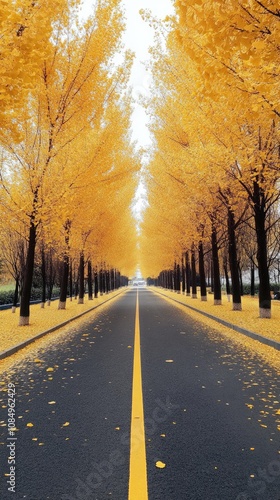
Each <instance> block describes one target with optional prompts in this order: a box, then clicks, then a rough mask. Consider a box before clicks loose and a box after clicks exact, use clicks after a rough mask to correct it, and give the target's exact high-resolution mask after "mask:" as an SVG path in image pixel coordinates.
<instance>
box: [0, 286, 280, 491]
mask: <svg viewBox="0 0 280 500" xmlns="http://www.w3.org/2000/svg"><path fill="white" fill-rule="evenodd" d="M77 325H78V326H77ZM140 345H141V348H140ZM33 349H34V347H33ZM30 352H31V354H29V355H27V356H26V359H25V360H23V361H21V363H20V364H19V365H18V367H15V368H14V369H13V370H12V372H11V373H10V374H9V375H7V374H4V375H3V376H2V385H1V388H2V393H1V416H0V421H1V422H0V425H1V427H0V431H1V433H0V434H1V436H0V442H1V446H0V451H1V459H0V460H1V462H0V470H1V483H0V498H1V500H2V499H3V500H6V499H15V500H21V499H28V500H47V499H49V500H79V499H82V500H105V499H114V500H127V499H129V500H146V499H149V500H280V452H279V450H280V446H279V436H280V434H279V428H280V427H279V419H280V416H279V415H280V411H279V408H280V404H279V397H280V396H279V378H278V376H277V373H276V372H275V371H273V369H272V368H271V367H270V366H269V365H265V364H264V362H262V361H260V359H259V358H258V357H257V356H256V355H250V353H249V352H248V351H246V350H245V349H242V348H241V347H239V346H238V345H237V344H234V343H229V342H228V341H226V340H225V338H223V337H222V335H221V334H220V333H218V332H216V331H214V330H212V329H210V328H209V327H206V326H205V325H203V323H201V322H199V321H195V320H194V319H192V318H191V317H190V316H188V313H187V311H186V312H184V311H182V310H180V309H178V308H177V307H176V305H173V304H172V303H169V302H167V301H166V300H165V299H163V298H162V297H160V296H158V295H157V294H154V293H152V292H151V291H149V290H148V289H141V290H139V291H137V290H134V289H131V290H129V291H128V292H127V293H125V294H124V295H122V296H121V297H120V298H117V299H116V300H114V301H112V303H111V304H110V305H109V306H104V307H102V308H100V310H99V311H98V312H95V313H90V314H89V316H88V317H87V318H86V319H83V320H82V321H79V323H78V324H76V325H75V326H73V325H72V326H71V327H69V329H68V333H67V335H65V336H64V337H63V338H60V339H59V341H56V342H53V340H52V334H51V335H50V340H49V345H48V347H47V348H46V346H45V345H44V347H42V348H41V349H40V346H39V347H38V348H37V351H36V355H34V350H33V351H30ZM140 356H141V364H140ZM141 369H142V370H141ZM13 387H14V388H15V396H14V397H13ZM14 399H15V401H16V405H15V408H14V407H13V400H14ZM13 409H15V415H16V425H15V427H16V430H15V429H14V428H13V424H12V419H11V417H13V415H14V413H13ZM143 409H144V421H142V420H143V418H142V413H141V412H142V410H143ZM8 416H9V417H10V420H8ZM8 424H9V425H8ZM141 432H143V433H145V434H143V435H145V439H144V440H143V439H142V437H141V436H142V434H141ZM13 467H15V468H14V469H13ZM13 481H14V482H15V484H16V487H15V492H14V491H13V489H14V488H13V485H14V482H13ZM9 488H10V490H9Z"/></svg>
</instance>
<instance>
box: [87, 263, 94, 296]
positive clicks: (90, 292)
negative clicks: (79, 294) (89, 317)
mask: <svg viewBox="0 0 280 500" xmlns="http://www.w3.org/2000/svg"><path fill="white" fill-rule="evenodd" d="M92 295H93V289H92V267H91V261H90V260H89V261H88V299H89V300H93V297H92Z"/></svg>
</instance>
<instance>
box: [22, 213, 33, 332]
mask: <svg viewBox="0 0 280 500" xmlns="http://www.w3.org/2000/svg"><path fill="white" fill-rule="evenodd" d="M35 247H36V226H35V223H34V221H33V220H31V223H30V228H29V239H28V249H27V256H26V264H25V270H24V277H23V287H22V294H21V301H20V318H19V326H25V325H29V317H30V298H31V288H32V281H33V272H34V259H35Z"/></svg>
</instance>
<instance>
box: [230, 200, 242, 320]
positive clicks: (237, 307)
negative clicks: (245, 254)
mask: <svg viewBox="0 0 280 500" xmlns="http://www.w3.org/2000/svg"><path fill="white" fill-rule="evenodd" d="M227 222H228V224H227V226H228V254H229V267H230V275H231V291H232V310H233V311H241V309H242V306H241V291H240V281H239V272H238V259H237V248H236V237H235V220H234V213H233V211H232V210H231V209H230V207H228V220H227Z"/></svg>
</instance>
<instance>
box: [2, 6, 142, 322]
mask: <svg viewBox="0 0 280 500" xmlns="http://www.w3.org/2000/svg"><path fill="white" fill-rule="evenodd" d="M120 3H121V2H120V1H118V0H99V1H97V2H96V5H95V12H94V15H93V16H92V17H91V18H89V19H88V20H87V21H85V22H83V23H82V22H81V21H80V20H79V17H78V15H77V11H76V10H75V9H74V10H73V9H72V7H73V5H74V4H73V2H70V1H69V2H67V3H66V4H65V3H64V4H63V5H61V9H60V10H58V12H57V18H56V22H53V23H52V31H51V32H50V34H49V39H48V40H47V41H46V42H47V43H46V46H47V49H46V50H47V52H44V57H43V58H41V60H40V64H39V65H38V72H37V73H36V75H35V76H34V87H33V88H31V89H29V93H28V106H27V105H26V106H23V107H22V108H21V109H19V110H18V111H17V114H16V117H15V118H14V120H15V121H16V124H17V127H18V129H20V132H21V139H20V141H17V142H16V141H15V140H14V137H13V135H12V133H11V129H10V128H8V127H6V128H5V129H3V130H2V133H1V143H2V148H3V161H2V169H1V199H0V201H1V205H2V207H3V210H4V211H5V214H6V215H7V220H9V219H10V218H11V217H12V218H18V219H19V220H20V221H21V222H22V223H23V224H25V226H26V228H27V235H28V236H27V257H26V263H25V275H24V280H23V288H22V294H21V309H20V324H21V325H25V324H28V323H29V314H30V309H29V302H30V294H31V286H32V277H33V270H34V261H35V251H36V240H37V238H38V235H39V232H40V231H41V228H43V227H45V226H47V225H49V224H50V223H52V222H53V220H54V219H55V221H56V224H57V225H58V226H59V225H60V224H61V223H62V227H64V229H65V231H66V233H68V234H66V236H65V235H64V238H65V240H66V242H67V246H69V243H70V240H69V238H70V230H71V231H72V232H73V231H74V229H73V221H74V220H75V217H76V220H77V218H78V217H80V218H81V220H83V221H84V226H85V227H84V228H82V229H81V234H84V233H86V232H87V230H88V228H87V227H86V221H88V220H89V217H90V215H91V214H92V212H94V210H96V204H95V200H94V196H95V194H94V184H98V183H100V184H101V185H102V183H103V181H104V183H105V181H108V182H109V181H110V178H114V176H115V175H116V176H120V175H121V176H122V182H128V183H129V182H130V179H131V178H132V177H133V172H135V168H136V167H135V164H134V165H133V166H131V165H130V166H129V167H128V163H129V160H128V159H127V158H126V161H125V162H124V165H122V164H121V162H120V159H119V158H120V155H119V154H118V150H117V148H118V147H119V146H120V143H119V140H118V134H119V136H120V137H123V138H124V136H125V135H126V140H127V142H129V137H128V127H129V117H128V115H129V113H130V108H129V106H128V105H126V104H125V102H126V98H125V90H126V88H127V84H128V77H129V71H130V67H131V61H132V56H131V55H130V54H126V55H124V60H123V63H122V66H120V67H119V68H116V67H115V66H114V65H113V64H112V60H113V57H114V55H115V53H116V52H118V51H119V50H121V49H122V45H121V43H122V42H121V35H122V32H123V30H124V24H123V18H122V11H121V8H120ZM75 5H76V3H75ZM121 119H123V123H122V122H121V121H120V120H121ZM117 123H118V126H116V124H117ZM112 124H113V126H115V133H114V134H112V135H111V136H110V132H111V133H112ZM110 126H111V129H110ZM123 144H124V139H123ZM123 144H122V145H121V146H123ZM123 154H124V156H125V155H126V154H127V155H131V154H133V151H132V148H131V147H130V148H129V147H128V146H127V148H126V150H125V152H124V153H123ZM114 157H118V158H117V161H115V158H114ZM133 161H134V160H131V162H132V164H133ZM134 163H135V161H134ZM137 168H138V167H137ZM126 176H127V177H126ZM132 184H133V185H134V181H133V180H132ZM107 186H108V184H107ZM90 187H91V190H92V191H91V192H92V205H91V210H89V209H88V216H87V217H85V215H86V213H85V212H83V213H82V212H81V211H80V215H79V216H78V215H77V214H78V210H77V207H79V204H80V201H82V200H83V197H85V199H87V200H89V194H88V193H89V189H90ZM102 196H103V203H104V199H106V189H104V191H103V192H102ZM70 205H71V207H72V213H69V207H70ZM88 207H89V205H88ZM73 213H74V215H73ZM93 220H94V219H93ZM60 221H61V222H60ZM75 230H76V229H75ZM57 233H58V232H57V231H56V230H54V234H53V235H52V234H49V236H50V238H51V239H52V238H53V236H54V240H53V241H55V239H56V236H57ZM67 251H69V248H68V250H67Z"/></svg>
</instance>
